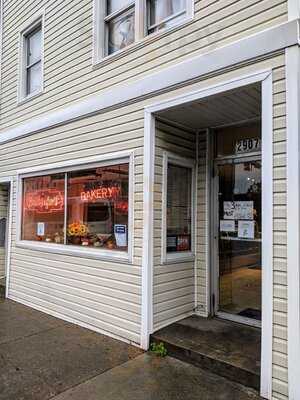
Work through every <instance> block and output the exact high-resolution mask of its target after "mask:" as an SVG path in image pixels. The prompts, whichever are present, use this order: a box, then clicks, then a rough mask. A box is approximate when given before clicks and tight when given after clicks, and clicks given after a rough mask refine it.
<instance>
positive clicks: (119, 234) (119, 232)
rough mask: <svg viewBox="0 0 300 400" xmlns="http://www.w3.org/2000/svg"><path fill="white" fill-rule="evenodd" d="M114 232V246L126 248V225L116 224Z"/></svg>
mask: <svg viewBox="0 0 300 400" xmlns="http://www.w3.org/2000/svg"><path fill="white" fill-rule="evenodd" d="M114 232H115V239H116V245H117V246H118V247H126V246H127V227H126V225H121V224H116V225H115V229H114Z"/></svg>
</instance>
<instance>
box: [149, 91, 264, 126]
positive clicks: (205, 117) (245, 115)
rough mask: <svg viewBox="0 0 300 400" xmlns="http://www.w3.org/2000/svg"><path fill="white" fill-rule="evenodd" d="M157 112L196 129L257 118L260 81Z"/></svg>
mask: <svg viewBox="0 0 300 400" xmlns="http://www.w3.org/2000/svg"><path fill="white" fill-rule="evenodd" d="M157 115H158V116H159V117H161V118H164V119H167V120H169V121H172V122H175V123H178V124H181V125H184V126H186V127H188V128H191V129H195V130H199V129H203V128H212V127H217V126H222V125H228V124H231V123H233V124H234V123H237V122H241V121H246V120H252V119H255V118H260V116H261V87H260V85H259V84H255V85H249V86H244V87H243V88H238V89H234V90H231V91H227V92H224V93H221V94H218V95H214V96H210V97H206V98H204V99H201V100H197V101H194V102H192V103H187V104H184V105H181V106H177V107H174V108H171V109H168V110H165V111H161V112H159V113H158V114H157Z"/></svg>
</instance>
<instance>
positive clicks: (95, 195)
mask: <svg viewBox="0 0 300 400" xmlns="http://www.w3.org/2000/svg"><path fill="white" fill-rule="evenodd" d="M120 194H121V187H120V186H105V187H99V188H97V189H90V190H85V191H82V192H81V193H80V197H81V201H96V200H109V199H116V198H117V197H119V196H120Z"/></svg>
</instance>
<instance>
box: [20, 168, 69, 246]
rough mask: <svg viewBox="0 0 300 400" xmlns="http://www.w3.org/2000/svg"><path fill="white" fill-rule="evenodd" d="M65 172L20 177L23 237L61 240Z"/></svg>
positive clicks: (46, 240) (36, 239) (62, 235)
mask: <svg viewBox="0 0 300 400" xmlns="http://www.w3.org/2000/svg"><path fill="white" fill-rule="evenodd" d="M64 185H65V177H64V174H55V175H47V176H38V177H34V178H26V179H24V181H23V218H22V239H23V240H35V241H45V242H54V241H56V242H57V243H63V237H64V234H63V230H64V198H65V187H64Z"/></svg>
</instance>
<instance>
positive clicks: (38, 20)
mask: <svg viewBox="0 0 300 400" xmlns="http://www.w3.org/2000/svg"><path fill="white" fill-rule="evenodd" d="M39 26H40V27H41V61H40V62H41V74H42V76H41V88H40V89H39V90H37V91H35V92H33V93H30V94H26V93H27V59H26V56H27V53H26V45H27V43H26V36H27V35H29V34H30V33H31V32H33V31H35V30H36V29H37V28H38V27H39ZM44 27H45V12H44V11H42V12H40V13H38V14H35V15H34V16H33V17H32V18H31V20H30V21H29V23H28V22H27V24H26V26H23V27H21V30H20V32H19V68H18V93H17V104H22V103H24V102H27V101H29V100H31V99H32V98H35V97H37V96H40V95H41V94H42V93H43V92H44Z"/></svg>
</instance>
